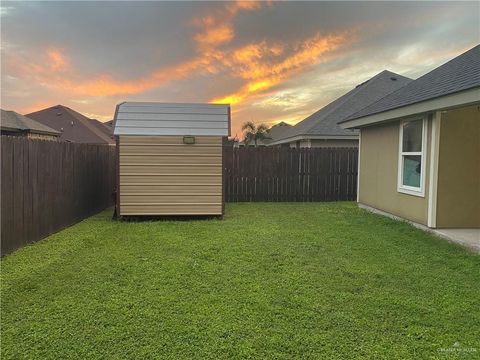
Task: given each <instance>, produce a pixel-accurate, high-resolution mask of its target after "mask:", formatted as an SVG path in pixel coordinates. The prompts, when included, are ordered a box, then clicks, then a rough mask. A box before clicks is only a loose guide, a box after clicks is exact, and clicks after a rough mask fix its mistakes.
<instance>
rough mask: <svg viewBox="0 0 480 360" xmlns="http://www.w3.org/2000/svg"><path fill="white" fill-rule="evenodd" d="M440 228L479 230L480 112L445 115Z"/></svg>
mask: <svg viewBox="0 0 480 360" xmlns="http://www.w3.org/2000/svg"><path fill="white" fill-rule="evenodd" d="M439 145H440V147H439V160H438V183H437V184H438V185H437V227H439V228H442V227H443V228H448V227H457V228H459V227H466V228H469V227H476V228H480V110H479V106H477V105H474V106H469V107H464V108H460V109H455V110H449V111H447V112H443V113H442V119H441V127H440V142H439Z"/></svg>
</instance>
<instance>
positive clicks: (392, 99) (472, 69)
mask: <svg viewBox="0 0 480 360" xmlns="http://www.w3.org/2000/svg"><path fill="white" fill-rule="evenodd" d="M476 87H480V45H477V46H475V47H474V48H472V49H470V50H468V51H466V52H465V53H463V54H461V55H459V56H457V57H456V58H454V59H452V60H450V61H448V62H447V63H445V64H443V65H441V66H439V67H437V68H435V69H433V70H432V71H430V72H428V73H427V74H425V75H423V76H421V77H419V78H418V79H417V80H414V81H412V82H410V83H409V84H407V85H406V86H405V87H403V88H400V89H398V90H397V91H395V92H393V93H391V94H389V95H387V96H385V97H384V98H382V99H380V100H379V101H377V102H375V103H373V104H371V105H370V106H367V107H365V108H364V109H362V110H359V111H358V112H356V113H353V114H352V115H350V116H349V117H347V118H346V119H345V120H344V122H345V121H349V120H353V119H359V118H362V117H366V116H370V115H373V114H378V113H382V112H385V111H388V110H392V109H396V108H400V107H404V106H408V105H412V104H415V103H419V102H422V101H426V100H431V99H435V98H439V97H442V96H446V95H451V94H454V93H457V92H461V91H464V90H468V89H472V88H476ZM479 100H480V99H479Z"/></svg>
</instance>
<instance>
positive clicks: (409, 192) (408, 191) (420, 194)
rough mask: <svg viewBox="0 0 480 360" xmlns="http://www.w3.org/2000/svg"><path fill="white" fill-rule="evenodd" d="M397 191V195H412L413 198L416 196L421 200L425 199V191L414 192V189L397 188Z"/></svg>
mask: <svg viewBox="0 0 480 360" xmlns="http://www.w3.org/2000/svg"><path fill="white" fill-rule="evenodd" d="M397 191H398V192H399V193H402V194H407V195H413V196H418V197H422V198H424V197H425V191H424V190H414V189H407V188H403V187H399V188H398V189H397Z"/></svg>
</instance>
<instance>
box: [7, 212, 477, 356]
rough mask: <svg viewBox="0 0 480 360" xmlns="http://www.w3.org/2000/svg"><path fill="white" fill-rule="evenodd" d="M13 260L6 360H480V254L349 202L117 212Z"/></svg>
mask: <svg viewBox="0 0 480 360" xmlns="http://www.w3.org/2000/svg"><path fill="white" fill-rule="evenodd" d="M1 265H2V271H1V276H2V282H1V316H2V319H1V326H2V329H1V331H2V333H1V357H2V359H87V358H96V359H126V358H129V359H151V358H168V359H244V358H245V359H248V358H250V359H265V358H268V359H293V358H296V359H300V358H301V359H309V358H311V359H319V358H321V359H362V358H363V359H430V358H432V359H436V358H438V359H452V358H462V359H464V358H468V359H473V358H480V256H478V255H475V254H473V253H471V252H468V251H467V250H464V249H463V248H461V247H458V246H456V245H453V244H450V243H448V242H446V241H444V240H441V239H439V238H436V237H434V236H432V235H430V234H427V233H425V232H423V231H421V230H418V229H415V228H414V227H412V226H410V225H408V224H406V223H402V222H397V221H393V220H390V219H388V218H384V217H381V216H378V215H373V214H370V213H368V212H366V211H364V210H360V209H358V208H357V206H356V205H355V204H353V203H332V204H326V203H307V204H301V203H297V204H292V203H283V204H282V203H280V204H276V203H268V204H267V203H256V204H230V205H227V209H226V217H225V220H223V221H222V220H217V219H215V220H196V221H148V222H137V223H134V222H116V221H112V220H111V212H110V211H108V212H103V213H101V214H99V215H97V216H94V217H91V218H89V219H87V220H85V221H83V222H81V223H79V224H77V225H75V226H72V227H71V228H69V229H66V230H64V231H62V232H60V233H57V234H55V235H53V236H51V237H49V238H48V239H46V240H43V241H41V242H39V243H36V244H35V245H32V246H28V247H25V248H23V249H20V250H18V251H16V252H15V253H13V254H11V255H8V256H6V257H5V258H3V259H2V261H1ZM456 342H458V343H459V344H457V346H456V347H453V344H454V343H456ZM442 349H445V350H446V351H442ZM452 349H453V350H452Z"/></svg>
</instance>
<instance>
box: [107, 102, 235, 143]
mask: <svg viewBox="0 0 480 360" xmlns="http://www.w3.org/2000/svg"><path fill="white" fill-rule="evenodd" d="M114 123H115V129H114V132H113V133H114V134H115V135H197V136H201V135H206V136H228V135H230V105H221V104H186V103H158V102H124V103H122V104H119V105H118V106H117V112H116V114H115V119H114Z"/></svg>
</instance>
